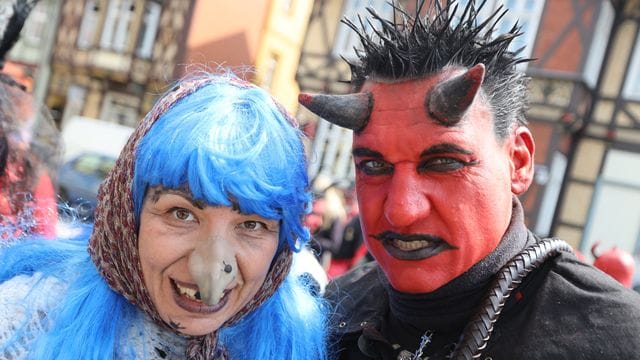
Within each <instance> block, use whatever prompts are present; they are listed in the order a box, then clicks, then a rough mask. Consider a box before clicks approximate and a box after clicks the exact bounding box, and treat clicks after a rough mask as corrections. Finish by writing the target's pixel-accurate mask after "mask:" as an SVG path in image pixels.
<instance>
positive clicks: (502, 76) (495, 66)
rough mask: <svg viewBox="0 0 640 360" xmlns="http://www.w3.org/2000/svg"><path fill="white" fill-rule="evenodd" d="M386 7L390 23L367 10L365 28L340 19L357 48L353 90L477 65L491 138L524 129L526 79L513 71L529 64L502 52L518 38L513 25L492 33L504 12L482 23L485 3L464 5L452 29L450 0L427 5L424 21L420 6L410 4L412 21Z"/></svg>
mask: <svg viewBox="0 0 640 360" xmlns="http://www.w3.org/2000/svg"><path fill="white" fill-rule="evenodd" d="M390 4H391V6H392V7H393V9H394V21H389V20H387V19H385V18H383V17H382V16H381V15H380V14H378V13H377V12H376V11H375V10H374V9H372V8H367V11H368V12H369V14H370V19H367V20H366V22H367V23H368V24H369V25H370V26H369V27H367V26H365V21H363V19H362V18H360V17H359V24H358V25H357V24H355V23H354V22H352V21H350V20H349V19H346V18H345V19H343V20H342V22H343V23H345V24H346V25H347V26H349V27H350V28H352V29H353V30H354V31H355V32H356V33H357V34H358V36H359V37H360V42H361V45H362V46H361V48H359V49H356V55H357V61H355V62H349V61H347V62H348V63H349V65H350V66H351V83H352V85H353V86H354V88H355V89H359V88H361V87H362V85H363V84H364V82H365V81H366V80H367V79H375V78H378V79H385V80H400V79H411V78H419V77H424V76H428V75H431V74H434V73H437V72H439V71H441V70H442V69H444V68H446V67H448V66H462V67H465V68H469V67H472V66H473V65H476V64H478V63H483V64H484V65H485V67H486V74H485V79H484V82H483V85H482V89H483V91H484V94H485V95H486V96H487V99H488V100H489V102H490V104H491V106H492V109H493V112H494V118H495V131H496V134H497V135H498V136H499V137H500V138H504V137H505V136H506V135H507V134H508V133H509V130H510V129H511V127H512V125H513V123H514V122H516V121H517V122H519V123H520V124H523V125H524V124H526V120H525V118H524V112H525V110H526V106H527V82H528V78H527V77H526V76H525V75H524V74H523V73H522V72H520V71H518V70H517V68H516V66H517V65H518V64H519V63H523V62H527V61H530V60H531V59H528V58H523V57H520V56H519V54H520V53H521V51H522V50H523V48H521V49H518V50H516V51H510V50H509V49H508V48H509V45H510V44H511V42H512V41H513V39H515V38H516V37H518V36H520V35H521V34H522V33H521V32H520V26H519V25H518V24H517V23H516V24H515V25H514V26H513V27H512V28H511V29H510V30H509V31H508V32H506V33H504V34H499V35H497V36H496V34H495V29H496V27H497V25H498V23H499V22H500V21H501V19H502V18H503V16H504V14H505V13H506V12H507V10H506V9H504V8H503V7H502V6H500V7H499V8H498V9H497V10H496V11H494V12H493V13H492V14H491V15H490V16H488V17H487V18H486V19H484V20H482V19H480V18H479V16H478V14H479V12H480V11H481V10H482V8H483V7H484V6H485V4H486V0H484V1H482V2H481V3H480V4H479V5H477V6H476V2H475V1H474V0H470V1H469V3H468V4H467V6H466V7H465V8H464V11H463V12H462V15H461V16H460V17H459V18H457V20H458V21H459V22H458V23H457V24H454V23H455V21H454V20H456V18H455V17H454V14H455V13H456V12H457V8H458V5H457V4H456V1H455V0H446V1H445V4H444V5H443V4H441V1H440V0H430V2H429V7H428V9H427V10H428V11H427V12H426V13H427V15H425V16H421V15H420V14H421V13H422V10H423V8H424V6H425V0H416V11H415V15H410V14H408V13H407V12H406V11H404V10H403V9H402V8H401V7H400V5H398V4H397V3H395V2H393V3H390ZM396 20H398V21H396ZM372 22H377V23H379V24H380V29H379V30H376V29H375V27H374V26H373V24H372ZM370 29H372V30H370Z"/></svg>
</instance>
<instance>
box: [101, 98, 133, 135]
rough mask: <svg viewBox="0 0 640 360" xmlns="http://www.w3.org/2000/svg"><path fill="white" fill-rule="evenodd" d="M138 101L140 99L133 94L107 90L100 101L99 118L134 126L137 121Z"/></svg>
mask: <svg viewBox="0 0 640 360" xmlns="http://www.w3.org/2000/svg"><path fill="white" fill-rule="evenodd" d="M139 103H140V100H139V99H138V98H136V97H134V96H133V95H128V94H122V93H115V92H108V93H107V94H106V95H105V97H104V101H103V103H102V112H101V113H100V119H101V120H104V121H107V122H112V123H116V124H120V125H125V126H131V127H135V126H136V125H137V123H138V106H139Z"/></svg>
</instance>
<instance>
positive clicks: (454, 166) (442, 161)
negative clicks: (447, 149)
mask: <svg viewBox="0 0 640 360" xmlns="http://www.w3.org/2000/svg"><path fill="white" fill-rule="evenodd" d="M476 163H477V162H476V161H471V162H467V161H463V160H460V159H456V158H451V157H438V158H432V159H429V160H425V161H423V162H422V163H420V166H419V167H418V172H425V171H435V172H451V171H456V170H460V169H462V168H463V167H465V166H470V165H475V164H476Z"/></svg>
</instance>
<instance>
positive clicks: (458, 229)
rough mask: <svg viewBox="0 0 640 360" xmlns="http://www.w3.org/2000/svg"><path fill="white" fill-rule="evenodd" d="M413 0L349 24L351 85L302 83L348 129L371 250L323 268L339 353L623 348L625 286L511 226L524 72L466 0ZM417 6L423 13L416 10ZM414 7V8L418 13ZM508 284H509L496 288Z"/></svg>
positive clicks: (639, 311)
mask: <svg viewBox="0 0 640 360" xmlns="http://www.w3.org/2000/svg"><path fill="white" fill-rule="evenodd" d="M443 3H445V5H442V3H441V2H439V1H432V2H429V3H428V4H429V8H426V9H423V6H424V5H425V2H424V1H417V2H416V9H417V10H416V15H415V16H410V15H408V13H407V11H405V10H404V9H402V8H400V7H399V5H394V7H395V8H396V11H395V13H396V15H397V18H396V22H390V21H388V20H386V19H384V18H382V17H381V16H380V15H378V14H377V13H376V12H375V11H373V10H371V11H370V14H371V18H372V19H367V20H368V21H367V20H363V21H362V23H363V24H367V23H373V22H378V23H379V24H380V25H381V26H380V27H381V30H380V31H376V32H375V34H369V33H368V31H369V30H368V29H367V28H366V27H365V28H364V29H360V28H359V27H358V26H356V25H355V24H353V23H351V22H350V21H348V20H345V23H347V25H349V26H350V27H352V28H353V29H354V30H355V31H356V32H357V33H358V35H359V37H360V39H361V42H362V47H361V49H359V50H360V51H359V52H358V61H357V62H355V63H351V64H350V65H351V71H352V80H351V82H352V84H353V90H354V92H353V93H352V94H347V95H310V94H301V96H300V102H301V103H302V104H303V105H304V106H306V107H307V108H309V109H310V110H311V111H313V112H314V113H316V114H317V115H319V116H321V117H322V118H324V119H326V120H328V121H330V122H332V123H334V124H336V125H339V126H343V127H347V128H349V129H351V130H353V158H354V162H355V167H356V189H357V195H358V196H357V197H358V201H359V209H360V217H361V224H362V228H363V233H364V241H365V243H366V244H367V247H368V249H369V251H370V252H371V254H372V255H373V257H374V258H375V259H376V262H373V263H369V264H366V265H364V266H362V267H359V268H356V269H354V270H352V271H351V272H349V273H347V274H346V275H344V276H343V277H340V278H337V279H336V280H334V281H333V282H332V283H330V284H329V286H328V287H327V291H326V295H327V298H328V299H329V301H330V303H332V304H333V305H334V306H335V309H334V313H335V317H334V319H333V323H334V324H333V328H335V329H337V330H336V333H335V340H336V342H337V345H336V349H337V351H338V358H339V359H371V358H374V359H414V360H418V359H427V358H428V359H430V360H434V359H471V358H478V357H480V356H482V358H485V359H489V358H491V359H494V360H497V359H558V358H564V359H566V358H580V359H602V358H617V359H623V358H624V359H627V358H638V355H637V350H638V349H639V348H640V337H639V336H638V334H640V297H639V296H638V294H636V293H635V292H633V291H631V290H629V289H625V288H624V287H622V286H620V284H618V283H616V282H615V281H613V280H612V279H611V278H609V277H607V276H604V275H603V274H602V273H601V272H599V271H596V269H594V268H593V267H591V266H589V265H586V264H584V263H581V262H579V261H578V260H577V259H576V257H575V256H574V255H573V253H572V249H571V247H570V246H569V245H568V244H566V243H565V242H563V241H561V240H558V239H541V238H539V237H537V236H536V235H535V234H533V233H532V232H530V231H529V230H528V229H527V228H526V226H525V224H524V214H523V210H522V206H521V204H520V201H519V200H518V195H521V194H522V193H524V192H525V191H526V190H527V189H528V187H529V186H530V185H531V182H532V179H533V173H534V168H533V164H534V153H535V144H534V140H533V136H532V134H531V132H530V131H529V129H528V128H527V126H526V125H527V121H526V119H525V117H524V113H525V108H526V98H527V78H526V77H525V75H524V74H523V73H522V72H520V71H518V70H517V68H516V65H517V64H518V63H520V62H523V61H528V60H527V59H522V58H519V57H518V53H517V52H515V53H514V52H512V51H509V45H510V43H511V41H512V40H513V39H514V38H515V37H517V36H519V35H520V32H519V28H518V27H517V26H515V27H513V28H512V29H511V30H510V31H509V32H507V33H506V34H495V33H494V32H493V31H494V29H498V28H500V26H499V24H498V22H499V21H500V19H501V18H502V16H503V15H504V14H503V13H502V11H503V10H501V9H499V10H498V11H497V12H495V13H493V14H491V15H490V16H489V18H488V19H480V18H479V17H478V14H479V13H481V7H482V6H483V4H485V3H486V2H481V5H479V6H478V7H476V4H475V1H469V2H468V5H467V6H466V7H465V8H460V9H459V12H458V13H457V15H458V16H459V17H457V18H455V20H456V21H455V22H454V21H453V19H454V15H453V13H454V12H455V11H456V8H457V7H456V6H455V2H452V1H444V2H443ZM422 10H425V11H424V12H423V11H422ZM420 14H427V15H426V16H425V17H421V15H420ZM512 294H513V296H511V295H512Z"/></svg>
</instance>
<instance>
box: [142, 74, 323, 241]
mask: <svg viewBox="0 0 640 360" xmlns="http://www.w3.org/2000/svg"><path fill="white" fill-rule="evenodd" d="M230 76H232V75H226V76H222V77H220V76H217V77H211V80H210V82H209V83H208V84H207V85H204V86H203V87H201V88H200V89H199V90H198V91H197V92H195V93H193V94H191V95H188V96H186V97H184V98H183V99H181V100H179V101H178V102H177V103H176V104H174V105H173V106H172V108H171V109H170V110H168V111H167V112H166V113H164V114H163V115H162V116H161V117H160V118H159V120H158V121H157V122H156V123H155V124H154V125H153V126H152V128H151V130H150V131H149V133H148V134H147V135H146V136H145V137H144V138H143V139H142V140H141V142H140V143H139V145H138V148H137V150H136V154H137V155H136V156H137V158H136V167H135V172H134V180H133V190H132V192H133V201H134V204H135V215H136V219H139V218H140V211H141V208H142V202H143V199H144V196H145V192H146V191H147V189H149V187H153V186H158V185H161V186H163V187H165V188H169V189H179V188H181V189H184V188H185V186H186V187H187V188H188V190H189V191H190V193H191V195H192V196H193V197H194V198H195V199H198V200H204V201H205V202H206V203H208V204H210V205H223V206H232V205H237V206H238V207H239V209H240V211H241V212H243V213H250V214H257V215H260V216H262V217H264V218H268V219H276V220H280V223H281V227H280V248H282V245H283V244H284V243H288V244H289V246H290V247H291V249H293V250H294V251H298V250H299V249H300V248H301V247H302V246H303V245H304V244H305V243H306V242H307V241H308V240H309V231H308V230H307V229H306V228H305V227H304V225H303V223H302V218H303V216H304V214H305V213H306V212H307V211H308V209H309V207H310V200H311V195H310V193H309V191H308V187H309V185H308V177H307V171H306V160H305V154H304V146H303V143H302V138H303V135H302V133H301V132H300V131H299V129H297V128H296V127H295V126H293V124H291V123H290V122H289V120H288V118H287V117H286V116H285V115H284V114H283V112H282V110H281V109H280V108H279V107H278V106H277V105H276V103H275V102H274V101H273V99H272V98H271V96H270V95H269V94H267V92H266V91H264V90H262V89H260V88H257V87H253V86H251V87H247V86H239V85H237V84H236V83H234V82H233V81H231V82H230V81H229V79H228V78H229V77H230Z"/></svg>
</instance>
